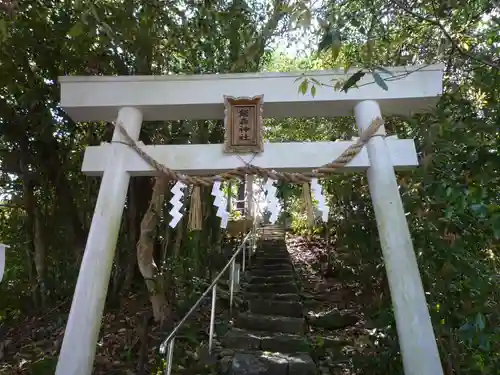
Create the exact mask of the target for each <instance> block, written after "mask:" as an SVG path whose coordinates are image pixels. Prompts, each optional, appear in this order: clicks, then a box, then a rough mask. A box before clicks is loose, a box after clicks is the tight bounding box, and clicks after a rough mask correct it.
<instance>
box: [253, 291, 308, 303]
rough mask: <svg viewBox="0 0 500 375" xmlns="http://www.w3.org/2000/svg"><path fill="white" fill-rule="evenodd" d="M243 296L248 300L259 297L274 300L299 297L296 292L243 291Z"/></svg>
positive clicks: (290, 299)
mask: <svg viewBox="0 0 500 375" xmlns="http://www.w3.org/2000/svg"><path fill="white" fill-rule="evenodd" d="M243 296H244V298H246V299H247V300H248V301H252V300H260V299H266V300H276V301H300V297H299V295H298V294H297V293H285V294H276V293H250V292H243Z"/></svg>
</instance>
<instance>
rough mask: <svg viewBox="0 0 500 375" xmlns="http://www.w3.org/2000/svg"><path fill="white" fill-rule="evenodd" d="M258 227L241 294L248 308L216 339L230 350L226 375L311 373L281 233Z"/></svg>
mask: <svg viewBox="0 0 500 375" xmlns="http://www.w3.org/2000/svg"><path fill="white" fill-rule="evenodd" d="M272 229H273V232H271V234H269V233H267V234H266V232H264V239H263V240H262V241H260V243H259V246H258V250H257V252H256V253H255V255H254V258H253V260H252V266H251V268H250V269H249V272H248V273H249V275H248V278H247V280H248V282H247V283H246V285H244V287H243V296H244V298H245V300H246V301H247V302H248V306H249V309H248V311H246V312H241V313H239V314H238V315H237V316H236V319H235V321H234V325H233V328H232V329H231V330H229V331H228V332H227V333H226V334H225V335H224V336H223V337H222V339H221V342H222V345H223V346H224V347H225V348H227V349H231V350H233V351H234V355H233V356H232V360H231V362H230V364H229V369H228V374H229V375H313V374H316V365H315V364H314V362H313V361H312V359H311V357H310V356H309V354H308V351H309V346H308V343H307V341H306V337H305V333H306V330H307V325H306V320H305V318H304V315H303V308H302V304H301V302H300V296H299V290H298V287H297V283H296V282H295V277H294V271H293V267H292V262H291V259H290V255H289V254H288V251H287V250H286V244H285V239H284V233H283V231H282V230H279V229H277V228H272Z"/></svg>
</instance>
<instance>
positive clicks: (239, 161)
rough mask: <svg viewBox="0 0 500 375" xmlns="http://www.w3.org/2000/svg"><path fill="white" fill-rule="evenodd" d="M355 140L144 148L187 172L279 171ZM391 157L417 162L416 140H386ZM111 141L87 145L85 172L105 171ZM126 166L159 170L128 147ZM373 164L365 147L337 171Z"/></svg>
mask: <svg viewBox="0 0 500 375" xmlns="http://www.w3.org/2000/svg"><path fill="white" fill-rule="evenodd" d="M352 143H353V142H352V141H342V142H293V143H266V144H265V145H264V152H263V153H261V154H258V155H256V156H254V155H253V154H246V155H245V154H243V155H228V154H225V153H224V152H223V145H221V144H213V145H206V144H204V145H165V146H142V148H143V150H144V151H146V152H147V153H148V154H149V155H151V156H152V157H153V158H155V159H156V160H157V161H159V162H160V163H162V164H163V165H166V166H168V167H169V168H171V169H174V170H176V171H178V172H182V173H184V174H195V175H203V174H207V173H211V174H212V173H221V172H225V171H228V170H231V169H234V168H237V167H242V166H244V165H245V162H247V163H248V162H251V163H252V164H253V165H256V166H258V167H263V168H270V169H274V170H277V171H287V172H305V171H311V169H313V168H317V167H319V166H322V165H324V164H326V163H329V162H331V161H333V160H334V159H335V158H337V157H338V156H339V155H340V154H341V153H342V152H343V151H345V150H346V149H347V148H348V147H349V146H350V145H351V144H352ZM386 143H387V147H388V150H389V157H390V160H391V163H392V166H393V167H394V168H396V169H405V168H409V167H416V166H418V159H417V153H416V150H415V143H414V141H413V140H411V139H390V140H387V142H386ZM112 148H113V145H112V144H103V145H101V146H93V147H87V150H86V151H85V157H84V159H83V166H82V172H83V173H85V174H87V175H91V176H100V175H102V173H103V171H104V169H105V167H106V160H107V159H108V156H107V155H109V152H110V151H111V150H112ZM123 153H124V156H123V157H124V163H123V167H124V168H125V170H126V171H127V172H129V173H130V174H131V175H132V176H151V175H157V172H156V171H155V170H154V169H153V168H152V167H151V166H150V165H149V164H148V163H147V162H145V161H144V160H143V159H142V158H141V157H140V156H139V155H137V153H136V152H135V151H134V150H132V149H131V148H129V149H128V150H125V151H124V152H123ZM369 166H370V160H369V158H368V154H367V152H366V149H363V150H362V151H361V152H360V153H359V154H358V155H357V156H356V157H355V158H354V160H352V161H351V162H350V163H349V164H348V165H347V166H346V167H345V168H342V169H339V170H338V172H348V171H362V170H365V169H366V168H368V167H369Z"/></svg>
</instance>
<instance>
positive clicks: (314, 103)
mask: <svg viewBox="0 0 500 375" xmlns="http://www.w3.org/2000/svg"><path fill="white" fill-rule="evenodd" d="M356 70H357V69H353V70H351V71H349V72H347V74H346V73H344V71H343V70H333V71H319V72H307V76H308V77H314V78H315V79H317V80H318V81H319V82H321V83H324V84H327V85H330V86H331V85H332V84H334V83H335V81H337V80H339V79H340V80H345V79H347V78H348V77H349V76H350V75H352V74H353V73H354V72H355V71H356ZM389 70H390V71H391V72H392V73H393V76H392V77H390V76H387V77H388V78H389V80H387V85H388V88H389V89H388V90H387V91H384V90H383V89H381V88H380V87H379V86H378V85H377V84H375V83H374V80H373V77H372V76H371V74H369V73H368V74H366V75H365V77H364V78H363V79H362V80H361V81H360V82H359V88H352V89H351V90H349V91H348V92H347V93H345V92H339V91H334V90H333V89H332V88H331V87H318V89H317V92H316V95H315V97H312V95H311V94H310V93H307V94H306V95H303V94H301V93H299V92H298V87H299V84H300V82H301V76H302V72H289V73H249V74H205V75H175V76H174V75H169V76H119V77H109V76H108V77H105V76H104V77H103V76H85V77H81V76H79V77H75V76H71V77H59V83H60V84H61V106H62V108H63V109H64V110H65V111H66V112H67V113H68V114H69V115H70V116H71V117H72V118H73V120H75V121H100V120H107V121H113V120H114V119H115V116H116V113H117V112H118V110H119V109H120V108H122V107H124V106H134V107H136V108H138V109H140V110H141V111H142V113H143V115H144V120H145V121H148V120H183V119H200V120H202V119H222V118H223V117H224V105H223V95H231V96H254V95H261V94H263V95H264V113H263V115H264V117H272V118H283V117H315V116H328V117H332V116H346V115H347V116H350V115H352V108H353V107H354V105H355V104H356V103H358V102H360V101H363V100H370V99H373V100H377V101H378V103H379V104H380V106H381V107H382V110H383V112H384V114H386V115H390V114H399V115H408V114H411V113H413V112H421V111H426V110H428V109H430V108H432V107H433V106H434V105H435V103H436V101H437V97H438V96H439V95H441V92H442V75H443V66H442V65H429V66H407V67H396V68H389ZM409 72H412V73H411V74H408V73H409ZM382 75H383V74H382Z"/></svg>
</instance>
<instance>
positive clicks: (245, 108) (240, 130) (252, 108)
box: [224, 95, 264, 153]
mask: <svg viewBox="0 0 500 375" xmlns="http://www.w3.org/2000/svg"><path fill="white" fill-rule="evenodd" d="M263 98H264V95H258V96H254V97H253V98H247V97H240V98H235V97H232V96H226V95H224V106H225V112H224V125H225V133H224V152H226V153H246V152H257V153H259V152H262V151H264V142H263V140H262V101H263Z"/></svg>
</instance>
